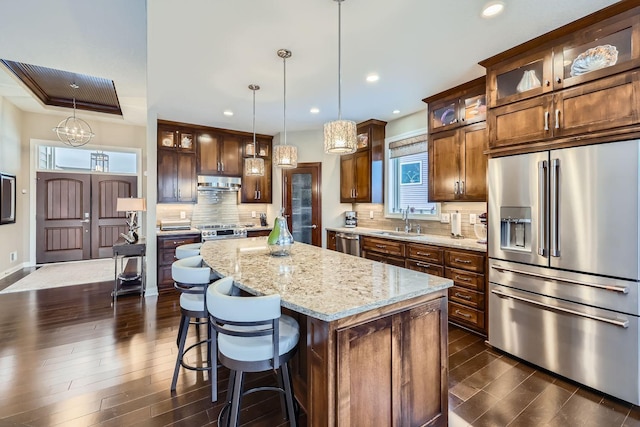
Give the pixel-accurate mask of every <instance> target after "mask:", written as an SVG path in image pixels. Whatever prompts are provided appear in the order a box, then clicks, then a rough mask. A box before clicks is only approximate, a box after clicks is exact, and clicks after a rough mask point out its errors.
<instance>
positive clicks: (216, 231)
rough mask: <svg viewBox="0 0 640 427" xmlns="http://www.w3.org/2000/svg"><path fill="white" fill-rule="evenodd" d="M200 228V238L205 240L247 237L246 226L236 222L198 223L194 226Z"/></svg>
mask: <svg viewBox="0 0 640 427" xmlns="http://www.w3.org/2000/svg"><path fill="white" fill-rule="evenodd" d="M195 228H197V229H198V230H200V239H201V240H202V241H203V242H206V241H207V240H221V239H242V238H246V237H247V229H246V227H244V226H242V225H238V224H200V225H198V226H196V227H195Z"/></svg>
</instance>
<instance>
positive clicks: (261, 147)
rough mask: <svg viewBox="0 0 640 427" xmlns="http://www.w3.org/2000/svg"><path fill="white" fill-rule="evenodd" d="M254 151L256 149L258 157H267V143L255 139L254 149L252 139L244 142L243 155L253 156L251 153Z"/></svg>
mask: <svg viewBox="0 0 640 427" xmlns="http://www.w3.org/2000/svg"><path fill="white" fill-rule="evenodd" d="M255 151H257V153H256V156H258V157H269V144H265V143H263V142H260V141H256V147H255V150H254V148H253V141H249V142H246V143H245V144H244V155H245V157H253V153H254V152H255Z"/></svg>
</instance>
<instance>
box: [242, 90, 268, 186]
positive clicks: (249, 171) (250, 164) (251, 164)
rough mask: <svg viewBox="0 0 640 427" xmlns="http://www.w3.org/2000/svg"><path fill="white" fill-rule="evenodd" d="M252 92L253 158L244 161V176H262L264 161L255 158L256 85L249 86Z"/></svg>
mask: <svg viewBox="0 0 640 427" xmlns="http://www.w3.org/2000/svg"><path fill="white" fill-rule="evenodd" d="M249 89H251V90H252V91H253V157H249V158H248V159H244V174H245V175H246V176H264V159H261V158H260V157H256V152H257V150H256V91H257V90H260V86H258V85H249Z"/></svg>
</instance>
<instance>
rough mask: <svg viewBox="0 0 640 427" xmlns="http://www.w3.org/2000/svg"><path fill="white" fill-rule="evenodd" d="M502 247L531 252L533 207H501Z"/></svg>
mask: <svg viewBox="0 0 640 427" xmlns="http://www.w3.org/2000/svg"><path fill="white" fill-rule="evenodd" d="M500 248H501V249H507V250H515V251H520V252H522V251H526V252H531V208H529V207H501V208H500Z"/></svg>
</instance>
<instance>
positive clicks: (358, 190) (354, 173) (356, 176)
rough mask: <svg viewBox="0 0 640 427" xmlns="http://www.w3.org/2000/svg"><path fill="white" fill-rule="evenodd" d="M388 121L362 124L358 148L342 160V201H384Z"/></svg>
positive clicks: (372, 120) (359, 128)
mask: <svg viewBox="0 0 640 427" xmlns="http://www.w3.org/2000/svg"><path fill="white" fill-rule="evenodd" d="M386 124H387V123H386V122H383V121H381V120H374V119H371V120H367V121H366V122H362V123H359V124H358V149H357V151H356V152H355V153H353V154H347V155H344V156H342V157H341V158H340V202H341V203H382V202H383V201H384V136H385V126H386Z"/></svg>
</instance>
